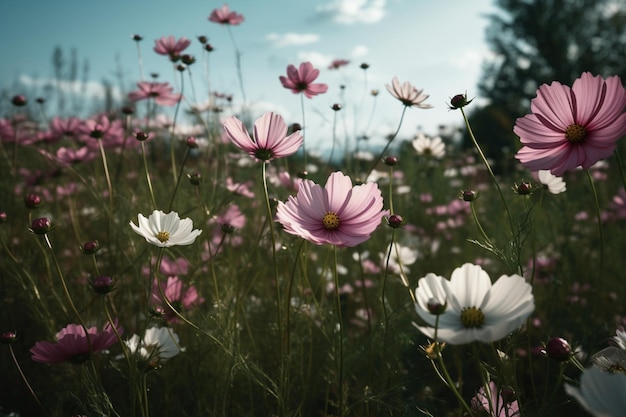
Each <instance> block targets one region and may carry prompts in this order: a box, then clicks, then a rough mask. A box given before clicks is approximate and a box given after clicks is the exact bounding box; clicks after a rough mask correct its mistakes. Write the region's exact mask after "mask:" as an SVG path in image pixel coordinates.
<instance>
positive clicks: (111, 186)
mask: <svg viewBox="0 0 626 417" xmlns="http://www.w3.org/2000/svg"><path fill="white" fill-rule="evenodd" d="M96 140H97V141H98V148H99V149H100V156H101V157H102V165H103V166H104V176H105V177H106V181H107V187H108V188H109V213H111V214H112V213H113V185H111V176H110V175H109V166H108V164H107V157H106V154H105V153H104V146H102V140H100V139H96Z"/></svg>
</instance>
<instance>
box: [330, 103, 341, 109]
mask: <svg viewBox="0 0 626 417" xmlns="http://www.w3.org/2000/svg"><path fill="white" fill-rule="evenodd" d="M331 109H333V110H334V111H339V110H341V104H339V103H335V104H333V105H332V107H331Z"/></svg>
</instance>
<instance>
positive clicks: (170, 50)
mask: <svg viewBox="0 0 626 417" xmlns="http://www.w3.org/2000/svg"><path fill="white" fill-rule="evenodd" d="M190 44H191V41H190V40H189V39H187V38H185V37H182V38H180V39H178V40H176V38H174V37H173V36H171V35H170V36H167V37H165V36H163V37H161V39H155V41H154V52H156V53H157V54H159V55H169V57H170V59H171V60H172V61H177V60H178V58H179V57H180V53H181V52H182V51H184V50H185V49H186V48H187V47H188V46H189V45H190Z"/></svg>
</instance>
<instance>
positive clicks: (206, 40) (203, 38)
mask: <svg viewBox="0 0 626 417" xmlns="http://www.w3.org/2000/svg"><path fill="white" fill-rule="evenodd" d="M198 40H199V41H200V43H201V44H203V45H204V44H205V43H207V42H208V41H209V38H207V37H206V36H203V35H200V36H198Z"/></svg>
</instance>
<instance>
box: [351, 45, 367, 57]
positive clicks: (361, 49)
mask: <svg viewBox="0 0 626 417" xmlns="http://www.w3.org/2000/svg"><path fill="white" fill-rule="evenodd" d="M369 53H370V50H369V48H368V47H367V46H365V45H357V46H355V47H354V48H353V49H352V52H350V56H351V57H352V58H353V59H355V58H362V57H364V56H366V55H368V54H369Z"/></svg>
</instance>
